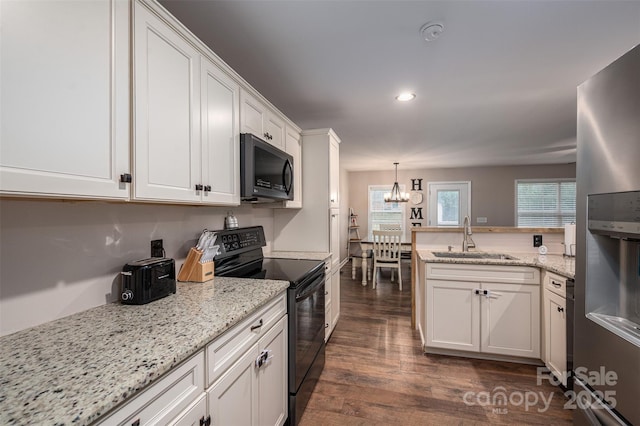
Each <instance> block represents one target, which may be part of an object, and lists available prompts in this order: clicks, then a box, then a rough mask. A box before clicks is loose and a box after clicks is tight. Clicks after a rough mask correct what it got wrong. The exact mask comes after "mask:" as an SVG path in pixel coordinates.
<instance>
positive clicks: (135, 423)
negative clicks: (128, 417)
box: [131, 419, 140, 426]
mask: <svg viewBox="0 0 640 426" xmlns="http://www.w3.org/2000/svg"><path fill="white" fill-rule="evenodd" d="M131 426H140V419H136V421H135V422H133V423H131Z"/></svg>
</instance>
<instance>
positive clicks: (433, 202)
mask: <svg viewBox="0 0 640 426" xmlns="http://www.w3.org/2000/svg"><path fill="white" fill-rule="evenodd" d="M447 187H450V189H449V190H458V191H460V197H461V198H460V199H461V200H462V198H463V197H464V192H466V193H467V194H466V202H467V209H466V212H465V211H464V208H463V205H462V203H461V205H460V206H459V212H460V214H459V220H460V223H458V224H454V225H438V215H437V206H438V200H437V191H438V189H446V188H447ZM427 189H428V192H427V193H428V194H429V203H428V209H427V223H428V224H429V226H436V227H438V228H459V227H462V226H463V220H464V217H465V216H469V219H471V181H455V182H453V181H452V182H429V183H427Z"/></svg>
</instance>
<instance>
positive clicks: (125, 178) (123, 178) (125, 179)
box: [120, 173, 133, 183]
mask: <svg viewBox="0 0 640 426" xmlns="http://www.w3.org/2000/svg"><path fill="white" fill-rule="evenodd" d="M132 180H133V179H132V177H131V175H130V174H129V173H125V174H123V175H120V182H122V183H131V181H132Z"/></svg>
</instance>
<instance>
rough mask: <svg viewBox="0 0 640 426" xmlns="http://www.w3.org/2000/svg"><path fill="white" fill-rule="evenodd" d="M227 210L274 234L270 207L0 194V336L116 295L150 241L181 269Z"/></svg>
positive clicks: (270, 235) (145, 254) (269, 236)
mask: <svg viewBox="0 0 640 426" xmlns="http://www.w3.org/2000/svg"><path fill="white" fill-rule="evenodd" d="M227 211H233V212H234V214H235V216H236V217H237V218H238V221H239V223H240V226H253V225H262V226H264V229H265V236H266V238H267V241H272V240H273V211H272V209H268V208H252V207H251V206H242V207H237V208H222V207H197V206H172V205H159V204H155V205H151V204H147V205H145V204H135V203H129V204H125V203H103V202H92V201H89V202H88V201H82V202H68V201H29V200H0V335H5V334H9V333H12V332H15V331H18V330H21V329H24V328H28V327H31V326H34V325H37V324H41V323H44V322H47V321H51V320H54V319H57V318H61V317H64V316H67V315H71V314H73V313H76V312H80V311H83V310H86V309H89V308H92V307H95V306H99V305H102V304H105V303H110V302H113V301H116V300H117V299H118V294H119V291H120V290H119V286H120V280H119V272H120V271H121V270H122V267H123V266H124V264H125V263H127V262H130V261H133V260H138V259H144V258H147V257H149V255H150V241H151V240H154V239H163V240H164V247H165V250H166V255H167V257H171V258H175V259H176V268H177V269H179V267H180V266H181V264H182V261H183V260H184V258H185V257H186V255H187V252H188V251H189V248H190V247H192V246H193V245H194V244H195V242H196V241H195V240H196V239H197V237H198V236H199V234H200V232H201V231H202V230H203V229H204V228H208V229H222V228H223V227H224V217H225V216H226V213H227Z"/></svg>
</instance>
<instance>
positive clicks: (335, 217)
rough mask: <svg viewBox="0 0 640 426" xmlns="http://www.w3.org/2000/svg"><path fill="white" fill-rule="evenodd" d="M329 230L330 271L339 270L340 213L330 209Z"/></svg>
mask: <svg viewBox="0 0 640 426" xmlns="http://www.w3.org/2000/svg"><path fill="white" fill-rule="evenodd" d="M330 216H331V217H330V220H331V224H330V225H331V228H330V235H329V244H330V248H331V270H332V271H337V270H339V269H340V211H339V210H338V209H331V212H330Z"/></svg>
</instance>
